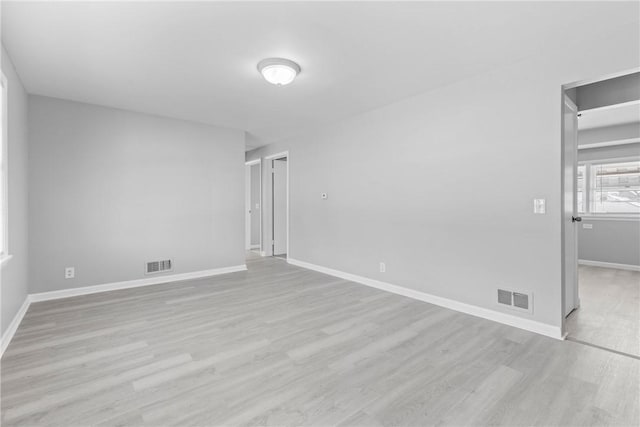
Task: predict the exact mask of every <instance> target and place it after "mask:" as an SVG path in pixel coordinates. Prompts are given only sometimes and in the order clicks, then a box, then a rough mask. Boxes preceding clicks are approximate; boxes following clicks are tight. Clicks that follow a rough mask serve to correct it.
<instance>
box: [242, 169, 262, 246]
mask: <svg viewBox="0 0 640 427" xmlns="http://www.w3.org/2000/svg"><path fill="white" fill-rule="evenodd" d="M245 250H246V251H251V252H253V253H254V254H256V255H260V254H261V253H262V250H263V249H262V162H261V160H260V159H258V160H253V161H251V162H247V163H245Z"/></svg>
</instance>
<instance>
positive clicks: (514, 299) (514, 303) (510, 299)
mask: <svg viewBox="0 0 640 427" xmlns="http://www.w3.org/2000/svg"><path fill="white" fill-rule="evenodd" d="M498 304H500V305H502V306H506V307H507V308H510V309H512V310H517V311H526V312H527V313H533V294H531V293H526V292H517V291H510V290H507V289H498Z"/></svg>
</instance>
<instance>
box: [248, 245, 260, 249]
mask: <svg viewBox="0 0 640 427" xmlns="http://www.w3.org/2000/svg"><path fill="white" fill-rule="evenodd" d="M249 249H260V245H251V246H249Z"/></svg>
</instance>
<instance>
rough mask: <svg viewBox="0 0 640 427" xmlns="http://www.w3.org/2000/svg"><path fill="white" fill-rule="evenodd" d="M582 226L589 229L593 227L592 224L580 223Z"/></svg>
mask: <svg viewBox="0 0 640 427" xmlns="http://www.w3.org/2000/svg"><path fill="white" fill-rule="evenodd" d="M582 228H586V229H588V230H591V229H592V228H593V224H582Z"/></svg>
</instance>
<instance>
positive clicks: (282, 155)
mask: <svg viewBox="0 0 640 427" xmlns="http://www.w3.org/2000/svg"><path fill="white" fill-rule="evenodd" d="M282 158H286V159H287V212H286V213H287V215H286V216H287V227H286V228H287V261H288V260H289V252H290V251H291V246H290V244H289V242H290V241H289V224H290V222H289V211H290V204H289V180H290V177H291V173H290V165H291V156H289V150H287V151H281V152H279V153H276V154H271V155H269V156H265V158H264V159H265V160H270V161H272V160H277V159H282ZM269 173H273V167H270V168H269ZM268 181H269V188H270V190H271V191H270V194H271V195H273V180H268ZM263 211H264V210H263ZM271 223H272V224H273V214H272V215H271ZM272 230H273V228H272ZM271 233H273V232H271ZM271 240H273V234H271ZM265 252H266V253H267V254H269V255H271V256H273V245H269V251H268V252H267V251H265Z"/></svg>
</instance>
